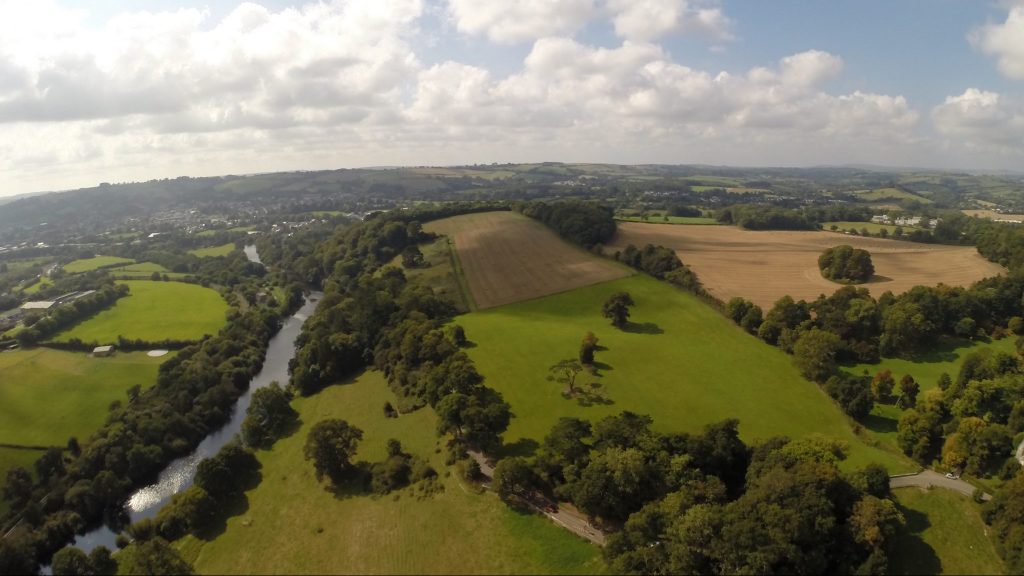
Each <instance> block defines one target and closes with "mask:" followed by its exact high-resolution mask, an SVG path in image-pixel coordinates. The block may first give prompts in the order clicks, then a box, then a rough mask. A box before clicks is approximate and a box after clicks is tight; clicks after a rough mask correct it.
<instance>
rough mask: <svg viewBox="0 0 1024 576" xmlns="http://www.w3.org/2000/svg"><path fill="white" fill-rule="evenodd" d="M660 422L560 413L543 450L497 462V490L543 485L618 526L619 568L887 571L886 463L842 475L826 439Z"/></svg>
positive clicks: (895, 520)
mask: <svg viewBox="0 0 1024 576" xmlns="http://www.w3.org/2000/svg"><path fill="white" fill-rule="evenodd" d="M651 423H652V422H651V419H650V418H649V417H646V416H641V415H637V414H632V413H629V412H623V413H621V414H619V415H618V416H610V417H607V418H604V419H602V420H600V421H598V422H597V423H596V424H593V425H591V424H590V423H589V422H587V421H585V420H580V419H576V418H562V419H561V420H559V422H558V423H557V424H556V425H555V426H554V427H553V428H552V430H551V432H550V433H549V434H548V435H547V437H545V439H544V441H543V443H542V444H541V446H540V449H539V450H538V452H537V454H536V455H535V456H534V457H532V458H523V457H509V458H505V459H503V460H501V461H500V462H499V463H498V465H497V468H496V469H495V478H494V486H495V489H496V490H497V492H498V493H499V495H500V496H501V497H502V498H503V499H505V500H506V501H508V502H510V503H513V504H515V503H518V502H521V501H524V500H526V501H530V500H532V499H533V498H534V496H533V495H534V494H535V493H537V492H540V493H545V494H547V495H550V496H555V497H558V498H562V499H566V500H570V501H572V502H573V503H574V504H575V505H576V506H577V507H578V508H579V509H580V510H581V511H583V512H584V513H586V514H588V515H589V516H591V517H594V518H598V519H599V520H603V521H607V522H611V523H615V524H619V523H621V525H622V529H621V530H619V531H617V532H615V533H613V534H612V535H611V536H610V537H609V540H608V542H607V545H606V546H605V550H604V552H605V557H606V559H607V560H608V562H609V564H610V566H611V568H612V570H613V571H614V572H617V573H629V574H728V573H851V572H860V573H884V572H885V569H886V564H887V559H886V555H887V553H888V552H889V550H890V548H891V545H892V543H893V537H894V535H895V534H896V533H897V531H898V530H899V529H900V527H901V526H902V525H903V523H904V520H903V517H902V515H901V514H900V512H899V510H898V508H897V507H896V506H895V505H894V503H893V502H892V501H891V500H889V498H888V496H889V478H888V474H887V472H886V471H885V469H884V468H882V467H880V466H877V465H871V466H869V467H867V468H865V469H863V470H860V471H856V472H853V473H848V474H843V473H841V472H840V471H839V470H838V468H837V462H838V460H840V459H842V458H843V457H844V453H843V450H844V448H843V446H841V445H839V444H837V443H834V442H831V441H827V440H823V439H807V440H801V441H790V440H788V439H786V438H772V439H769V440H767V441H766V442H764V443H763V444H760V445H756V446H753V447H750V446H747V445H746V444H745V443H744V442H743V441H742V440H740V438H739V435H738V433H737V427H738V423H737V421H735V420H727V421H724V422H720V423H717V424H712V425H710V426H708V427H707V428H706V429H705V430H704V432H703V433H702V434H693V435H691V434H682V433H676V434H659V433H656V432H654V431H652V430H651Z"/></svg>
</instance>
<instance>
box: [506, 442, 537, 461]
mask: <svg viewBox="0 0 1024 576" xmlns="http://www.w3.org/2000/svg"><path fill="white" fill-rule="evenodd" d="M539 448H540V443H539V442H537V441H536V440H534V439H533V438H520V439H519V440H516V441H515V442H512V443H510V444H505V445H504V446H502V447H501V450H500V453H501V457H502V458H505V457H508V456H522V457H524V458H529V457H530V456H533V455H534V454H535V453H536V452H537V450H538V449H539Z"/></svg>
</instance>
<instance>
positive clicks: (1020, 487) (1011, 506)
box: [982, 474, 1024, 574]
mask: <svg viewBox="0 0 1024 576" xmlns="http://www.w3.org/2000/svg"><path fill="white" fill-rule="evenodd" d="M982 514H983V517H984V518H985V521H986V522H988V524H989V525H991V526H992V528H993V529H994V531H995V535H994V538H993V539H994V540H995V543H996V550H998V551H999V554H1000V555H1002V557H1003V560H1004V561H1005V562H1006V569H1007V573H1009V574H1021V573H1024V474H1018V475H1017V476H1015V477H1014V478H1013V479H1011V480H1010V481H1009V482H1007V483H1006V484H1004V485H1003V487H1002V489H1000V490H999V491H998V492H996V495H995V497H994V498H993V499H992V500H991V501H990V502H989V503H988V504H986V506H985V508H984V510H983V512H982Z"/></svg>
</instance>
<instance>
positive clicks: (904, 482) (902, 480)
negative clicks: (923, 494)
mask: <svg viewBox="0 0 1024 576" xmlns="http://www.w3.org/2000/svg"><path fill="white" fill-rule="evenodd" d="M909 486H917V487H919V488H931V487H932V486H938V487H940V488H947V489H949V490H956V491H957V492H960V493H961V494H966V495H968V496H973V495H974V486H972V485H971V484H968V483H967V482H964V481H963V480H954V479H952V478H946V476H945V475H944V474H939V473H938V472H936V471H934V470H923V471H921V472H918V473H917V474H914V475H912V476H896V477H893V478H890V479H889V487H890V488H907V487H909ZM981 498H982V500H991V499H992V495H991V494H985V495H983V496H982V497H981Z"/></svg>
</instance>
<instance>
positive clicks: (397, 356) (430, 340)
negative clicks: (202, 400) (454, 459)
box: [292, 206, 511, 448]
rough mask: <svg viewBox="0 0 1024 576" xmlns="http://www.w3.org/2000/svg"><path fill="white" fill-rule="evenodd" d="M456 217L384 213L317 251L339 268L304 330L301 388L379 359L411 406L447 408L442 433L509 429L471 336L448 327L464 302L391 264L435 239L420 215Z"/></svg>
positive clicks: (479, 443) (496, 435)
mask: <svg viewBox="0 0 1024 576" xmlns="http://www.w3.org/2000/svg"><path fill="white" fill-rule="evenodd" d="M479 208H480V207H479V206H473V209H474V210H477V209H479ZM449 215H451V208H450V207H449V209H448V210H446V211H436V210H432V211H430V212H423V213H420V212H412V213H397V214H394V215H384V216H382V217H380V218H376V219H372V220H370V221H367V222H364V223H362V224H358V225H355V226H352V227H350V228H348V229H346V230H344V231H342V232H340V233H339V234H337V235H335V236H334V237H332V238H331V239H329V240H327V241H325V242H322V243H321V244H320V245H319V246H318V247H317V248H316V249H315V251H314V254H316V255H317V257H318V258H319V259H321V260H322V261H323V262H331V263H333V265H332V267H331V272H330V274H329V276H328V277H327V279H326V281H325V282H324V297H323V300H322V301H321V303H320V305H319V306H318V307H317V311H316V312H315V313H314V314H313V315H312V316H311V317H310V318H309V320H307V321H306V323H305V325H304V327H303V333H302V335H300V337H299V340H298V344H299V349H298V351H297V354H296V357H295V360H294V361H293V364H292V385H293V386H294V387H295V389H296V390H297V391H298V392H299V393H300V394H303V395H308V394H312V393H314V392H316V391H317V390H319V389H320V388H321V387H323V386H325V385H327V384H330V383H332V382H336V381H337V380H339V379H341V378H342V377H344V376H347V375H349V374H351V373H353V372H355V371H356V370H358V369H360V368H363V367H365V366H366V365H368V364H370V363H371V362H372V363H373V365H374V366H376V367H377V368H378V369H380V370H381V371H382V372H384V374H385V375H386V376H387V378H388V382H389V384H390V385H391V387H392V389H393V390H394V391H395V392H396V394H397V395H398V396H399V399H400V408H401V409H402V410H403V411H407V410H413V409H416V408H418V407H420V406H423V405H430V406H432V407H433V408H434V409H435V411H436V412H437V414H438V419H439V422H438V431H439V433H441V434H446V433H453V434H454V435H455V436H456V438H457V439H459V440H460V441H462V442H465V443H466V444H468V445H470V446H476V447H481V448H489V447H492V446H495V445H496V444H497V443H498V442H500V437H501V434H502V433H503V432H504V430H505V429H506V428H507V426H508V422H509V419H510V418H511V415H510V411H509V406H508V404H507V403H505V402H504V400H503V399H502V397H501V395H500V394H499V393H498V392H496V391H494V390H493V389H491V388H488V387H487V386H484V384H483V377H482V376H480V374H479V373H478V372H477V371H476V368H475V366H474V365H473V362H472V361H471V360H470V359H469V357H468V356H467V355H466V354H465V353H464V352H462V351H461V350H459V346H460V345H462V344H464V343H465V334H464V333H463V332H461V331H460V330H457V329H455V328H445V327H444V324H445V323H446V322H448V321H449V320H450V319H451V318H452V316H453V314H454V312H455V310H454V307H453V306H452V304H451V303H450V302H448V301H446V300H444V299H442V298H440V297H438V296H437V295H435V294H434V292H433V290H432V289H431V288H430V287H429V286H425V285H422V284H420V283H409V282H407V280H406V277H405V275H404V274H403V273H402V271H401V270H400V269H398V268H394V267H385V268H383V269H382V268H381V266H382V265H383V264H384V263H386V262H388V261H390V260H391V259H392V258H393V257H394V255H396V254H399V253H401V252H402V251H403V250H404V249H405V248H406V247H407V246H410V245H414V244H415V243H416V242H418V241H421V240H423V239H425V238H427V236H425V235H424V233H423V232H422V227H421V225H420V220H419V219H420V218H429V217H440V216H449Z"/></svg>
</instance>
